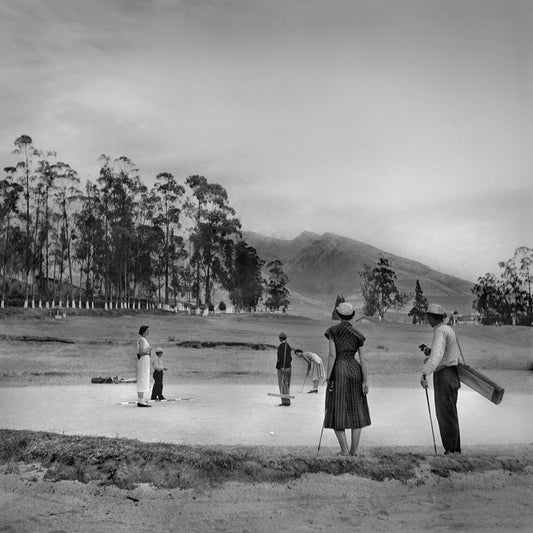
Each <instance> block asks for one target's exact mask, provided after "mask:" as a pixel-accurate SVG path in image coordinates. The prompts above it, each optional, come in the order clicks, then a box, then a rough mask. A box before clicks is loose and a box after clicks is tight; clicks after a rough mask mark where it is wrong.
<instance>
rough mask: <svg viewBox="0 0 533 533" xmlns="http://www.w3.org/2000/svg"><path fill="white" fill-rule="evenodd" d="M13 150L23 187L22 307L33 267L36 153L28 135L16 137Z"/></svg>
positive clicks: (26, 298) (27, 296)
mask: <svg viewBox="0 0 533 533" xmlns="http://www.w3.org/2000/svg"><path fill="white" fill-rule="evenodd" d="M14 144H15V149H14V150H13V152H12V153H13V154H15V155H17V156H19V157H21V160H20V161H18V162H17V164H16V169H17V171H18V172H19V173H20V176H21V177H20V180H21V185H22V187H23V196H24V210H23V212H22V213H21V218H22V220H23V223H24V226H25V233H24V237H23V238H24V246H25V249H26V253H25V277H26V279H25V284H26V288H25V292H26V296H25V301H24V307H27V306H28V298H29V290H30V280H29V276H30V271H31V270H32V267H33V252H34V249H33V246H32V245H33V240H32V238H31V235H32V231H31V215H30V213H31V200H32V198H31V196H32V195H31V191H32V185H33V181H34V179H35V176H34V174H33V161H34V158H35V156H36V155H38V151H37V150H36V149H35V147H34V146H33V140H32V138H31V137H30V136H29V135H21V136H20V137H17V138H16V139H15V141H14Z"/></svg>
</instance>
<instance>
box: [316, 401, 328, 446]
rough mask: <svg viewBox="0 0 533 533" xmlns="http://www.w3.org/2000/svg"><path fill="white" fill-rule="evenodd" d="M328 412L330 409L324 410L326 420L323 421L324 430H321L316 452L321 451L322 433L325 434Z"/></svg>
mask: <svg viewBox="0 0 533 533" xmlns="http://www.w3.org/2000/svg"><path fill="white" fill-rule="evenodd" d="M327 414H328V410H327V409H326V410H325V412H324V421H323V422H322V430H321V431H320V440H319V441H318V450H317V451H316V454H317V455H318V453H319V452H320V445H321V444H322V435H323V434H324V426H325V425H326V415H327Z"/></svg>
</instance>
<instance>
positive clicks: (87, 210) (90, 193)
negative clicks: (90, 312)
mask: <svg viewBox="0 0 533 533" xmlns="http://www.w3.org/2000/svg"><path fill="white" fill-rule="evenodd" d="M99 202H100V196H99V191H98V187H97V185H96V184H94V183H92V182H91V181H89V180H88V181H87V182H86V183H85V193H84V194H83V195H82V196H81V198H80V208H79V210H78V211H77V212H76V213H75V215H74V223H75V228H76V229H75V231H76V234H77V235H78V239H76V241H75V257H76V259H77V260H78V262H79V265H80V300H81V293H82V286H83V285H82V277H83V274H84V273H85V296H86V301H87V304H86V305H89V302H90V303H91V305H94V296H95V289H96V286H97V285H98V282H99V280H100V279H101V271H100V270H99V269H98V266H97V256H98V251H99V248H100V247H101V245H102V242H103V240H104V239H103V237H104V230H103V225H102V220H101V218H100V217H99V215H98V213H99Z"/></svg>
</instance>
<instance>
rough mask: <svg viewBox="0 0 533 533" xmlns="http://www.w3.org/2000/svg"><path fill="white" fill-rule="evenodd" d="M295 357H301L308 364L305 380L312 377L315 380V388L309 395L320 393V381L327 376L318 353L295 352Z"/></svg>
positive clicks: (298, 350)
mask: <svg viewBox="0 0 533 533" xmlns="http://www.w3.org/2000/svg"><path fill="white" fill-rule="evenodd" d="M294 355H297V356H298V357H301V358H302V359H304V361H305V362H306V363H307V373H306V374H305V379H307V378H308V377H309V375H311V379H312V380H313V388H312V389H311V390H310V391H309V393H318V385H319V384H320V380H321V379H324V377H325V375H326V372H325V370H324V363H323V362H322V359H321V358H320V356H319V355H317V354H316V353H313V352H304V351H303V350H300V349H297V350H294Z"/></svg>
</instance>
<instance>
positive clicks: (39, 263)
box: [33, 152, 57, 300]
mask: <svg viewBox="0 0 533 533" xmlns="http://www.w3.org/2000/svg"><path fill="white" fill-rule="evenodd" d="M38 154H39V161H38V164H37V168H36V182H35V187H34V196H35V214H34V239H33V241H34V250H35V270H36V271H37V275H36V278H37V279H38V280H39V283H38V289H39V299H40V300H41V299H42V298H43V297H44V298H45V299H46V300H48V299H49V296H50V294H49V268H50V233H51V231H52V225H51V214H52V212H53V207H54V206H53V205H50V202H51V199H52V197H53V196H52V195H53V190H54V182H55V178H56V175H57V172H56V167H55V166H54V160H55V157H56V154H55V152H38Z"/></svg>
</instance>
